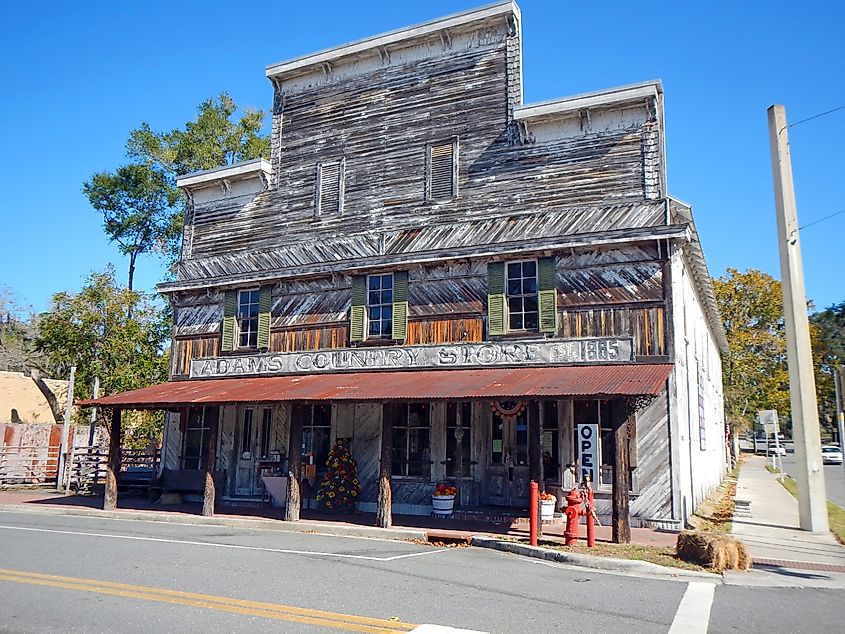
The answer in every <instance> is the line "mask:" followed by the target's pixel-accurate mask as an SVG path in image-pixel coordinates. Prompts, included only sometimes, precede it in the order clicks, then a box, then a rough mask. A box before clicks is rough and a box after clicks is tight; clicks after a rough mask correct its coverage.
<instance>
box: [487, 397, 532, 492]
mask: <svg viewBox="0 0 845 634" xmlns="http://www.w3.org/2000/svg"><path fill="white" fill-rule="evenodd" d="M528 415H529V412H528V408H525V409H523V410H522V412H520V413H519V414H518V415H515V416H500V415H499V414H497V413H495V412H494V413H493V415H492V416H491V418H490V426H491V427H490V436H489V438H490V448H489V454H488V458H489V462H488V467H487V495H486V498H487V503H488V504H493V505H497V506H511V507H520V508H521V507H527V505H528V484H529V469H528Z"/></svg>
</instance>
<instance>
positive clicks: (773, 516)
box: [733, 455, 845, 572]
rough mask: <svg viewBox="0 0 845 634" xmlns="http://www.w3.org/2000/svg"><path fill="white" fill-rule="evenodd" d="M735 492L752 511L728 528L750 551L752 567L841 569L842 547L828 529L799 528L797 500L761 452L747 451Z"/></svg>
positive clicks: (844, 566)
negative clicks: (812, 530) (770, 470)
mask: <svg viewBox="0 0 845 634" xmlns="http://www.w3.org/2000/svg"><path fill="white" fill-rule="evenodd" d="M736 497H737V498H739V499H745V500H749V501H750V502H751V517H736V516H734V519H733V534H734V535H735V536H736V537H737V538H738V539H739V540H740V541H742V542H743V543H745V545H746V546H747V547H748V549H749V550H750V551H751V557H752V559H753V560H754V564H755V567H759V566H772V567H781V568H791V569H798V570H823V571H827V572H845V547H843V546H842V545H841V544H840V543H839V542H837V541H836V538H834V536H833V534H832V533H829V532H828V533H824V534H819V533H809V532H807V531H802V530H801V529H800V528H799V520H798V500H796V499H795V498H794V497H792V495H791V494H790V493H789V491H787V490H786V489H785V488H784V487H783V485H782V484H781V483H780V482H778V480H777V475H776V474H773V473H770V472H769V471H767V470H766V459H765V458H764V457H763V456H753V455H752V456H747V457H746V459H745V461H744V462H743V463H742V466H741V467H740V470H739V478H738V480H737V485H736Z"/></svg>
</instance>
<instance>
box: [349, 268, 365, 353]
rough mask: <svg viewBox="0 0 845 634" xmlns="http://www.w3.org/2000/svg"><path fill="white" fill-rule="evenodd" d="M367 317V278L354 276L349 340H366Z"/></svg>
mask: <svg viewBox="0 0 845 634" xmlns="http://www.w3.org/2000/svg"><path fill="white" fill-rule="evenodd" d="M366 315H367V276H366V275H353V276H352V308H351V309H350V310H349V340H350V341H363V340H364V334H365V331H364V324H365V322H366V319H365V317H366Z"/></svg>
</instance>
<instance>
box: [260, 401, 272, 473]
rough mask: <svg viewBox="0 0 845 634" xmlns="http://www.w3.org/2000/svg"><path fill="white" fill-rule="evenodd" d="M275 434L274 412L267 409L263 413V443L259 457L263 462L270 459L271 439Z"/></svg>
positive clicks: (261, 443)
mask: <svg viewBox="0 0 845 634" xmlns="http://www.w3.org/2000/svg"><path fill="white" fill-rule="evenodd" d="M272 433H273V410H272V409H270V408H269V407H265V408H264V409H263V410H262V411H261V442H260V443H259V451H258V457H259V458H261V459H262V460H267V459H269V458H270V445H271V443H272V440H271V438H270V436H271V434H272Z"/></svg>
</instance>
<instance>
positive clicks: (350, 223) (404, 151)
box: [178, 23, 665, 280]
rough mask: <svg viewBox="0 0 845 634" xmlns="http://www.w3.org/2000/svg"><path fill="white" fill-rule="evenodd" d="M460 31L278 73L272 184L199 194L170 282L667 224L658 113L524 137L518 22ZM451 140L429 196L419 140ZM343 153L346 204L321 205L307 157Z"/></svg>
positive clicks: (313, 160) (325, 158)
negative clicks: (377, 56) (438, 193)
mask: <svg viewBox="0 0 845 634" xmlns="http://www.w3.org/2000/svg"><path fill="white" fill-rule="evenodd" d="M472 29H475V30H472ZM470 30H471V32H469V31H468V32H466V33H460V34H458V33H455V34H453V35H454V37H456V38H459V40H460V44H459V45H458V44H456V45H454V46H453V45H452V44H451V43H449V44H448V45H446V44H443V50H442V51H440V52H439V53H437V54H426V55H422V57H419V56H418V57H414V56H413V55H412V56H411V57H410V58H409V57H407V56H403V55H396V56H395V57H393V58H391V56H386V57H385V58H384V59H382V60H381V61H380V62H378V61H374V62H373V63H372V64H371V66H366V65H364V66H360V67H358V68H357V70H356V72H349V73H346V72H345V71H342V70H338V71H336V72H335V70H333V69H331V68H329V69H327V73H326V75H325V76H320V77H316V76H315V77H313V78H311V79H308V80H307V81H306V80H304V79H293V80H291V81H288V82H287V83H285V80H283V81H282V83H281V84H280V85H278V86H277V87H276V94H275V99H274V113H273V134H272V158H271V161H272V164H273V170H274V172H273V177H272V179H271V185H270V188H269V189H268V190H266V191H264V192H261V193H260V194H258V195H256V196H255V197H254V198H252V199H250V200H249V201H248V202H246V203H245V201H244V200H242V199H241V198H239V197H237V198H236V197H232V198H228V199H222V200H218V201H214V202H205V203H198V204H196V205H194V206H193V208H192V209H191V210H190V212H189V214H188V215H187V217H188V220H189V223H190V226H189V227H188V228H186V235H190V241H191V248H190V250H189V251H190V257H186V258H185V259H183V261H182V262H181V263H180V265H179V270H178V278H179V279H180V280H197V279H206V278H209V277H221V276H227V275H233V274H236V273H241V274H242V273H245V272H247V271H256V272H258V271H267V270H278V269H283V268H286V267H296V266H302V265H303V264H305V263H315V262H321V263H338V262H344V261H350V260H357V259H366V258H370V257H374V256H376V255H385V254H391V253H393V254H402V253H418V252H421V251H430V250H432V249H438V250H447V251H448V249H454V248H455V247H458V246H468V245H479V244H490V245H497V244H502V243H504V242H509V241H513V240H514V239H517V237H516V236H522V237H521V238H518V239H522V240H530V239H536V238H537V237H539V236H542V235H546V236H560V235H574V234H578V233H593V232H596V231H607V230H612V229H624V228H638V227H648V226H655V225H660V224H665V213H664V206H663V204H662V201H661V202H656V201H655V202H649V201H653V200H654V199H655V197H656V193H659V191H660V188H659V187H657V185H659V184H660V174H661V170H662V165H661V164H660V163H661V161H662V155H661V153H660V144H661V142H662V130H661V129H660V125H659V122H658V121H657V119H656V118H655V117H656V115H655V111H647V109H646V108H642V114H638V115H637V116H631V117H629V118H626V117H625V116H622V117H621V118H620V119H619V123H618V125H616V126H615V127H613V129H602V130H596V131H593V130H592V129H590V128H587V129H586V130H585V131H582V132H579V133H576V134H567V135H563V136H561V137H560V138H555V137H552V139H551V140H540V141H531V140H529V141H527V142H522V141H520V136H519V134H517V131H516V126H515V125H514V122H513V119H512V116H513V108H514V106H515V105H517V104H518V103H519V101H520V100H521V81H522V78H521V76H520V73H521V61H520V59H519V52H520V42H519V33H518V31H517V30H514V29H512V28H511V27H509V26H507V25H505V24H504V23H501V24H496V25H488V24H485V25H475V26H473V27H470ZM456 41H457V40H456ZM427 46H429V47H431V46H433V45H432V43H429V44H427ZM626 112H627V111H626ZM452 138H457V139H458V142H459V145H460V152H459V161H458V183H459V185H458V191H459V195H458V197H457V198H456V199H454V200H449V201H443V202H427V201H426V200H425V164H426V147H428V145H429V144H431V143H438V142H443V141H444V140H448V139H452ZM341 159H342V160H344V161H345V196H344V206H343V212H342V213H327V214H323V215H316V214H315V213H314V204H315V200H316V196H315V187H316V165H317V164H318V163H320V162H330V161H336V160H341Z"/></svg>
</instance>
